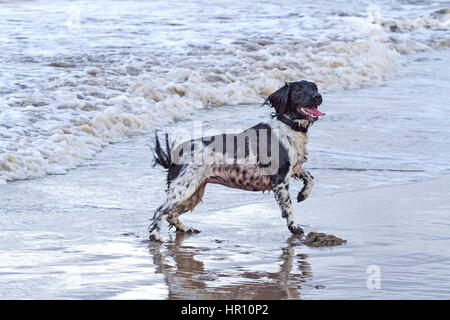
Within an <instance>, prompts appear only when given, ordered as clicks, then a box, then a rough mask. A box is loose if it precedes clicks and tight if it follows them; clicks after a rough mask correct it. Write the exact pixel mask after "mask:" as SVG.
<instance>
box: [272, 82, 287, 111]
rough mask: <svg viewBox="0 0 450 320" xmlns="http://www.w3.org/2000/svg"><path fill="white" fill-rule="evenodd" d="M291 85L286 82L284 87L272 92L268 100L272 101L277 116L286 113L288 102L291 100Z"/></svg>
mask: <svg viewBox="0 0 450 320" xmlns="http://www.w3.org/2000/svg"><path fill="white" fill-rule="evenodd" d="M290 91H291V86H290V85H289V83H286V84H285V85H284V86H283V87H282V88H280V89H278V90H277V91H275V92H274V93H272V94H271V95H270V96H269V97H268V98H267V100H269V101H270V105H271V106H272V107H273V108H274V109H275V112H276V114H277V116H280V115H282V114H284V112H285V111H286V107H287V104H288V102H289V93H290Z"/></svg>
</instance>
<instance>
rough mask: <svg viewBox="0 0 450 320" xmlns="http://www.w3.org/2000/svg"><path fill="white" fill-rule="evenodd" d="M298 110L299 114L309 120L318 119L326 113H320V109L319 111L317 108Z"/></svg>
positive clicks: (299, 108)
mask: <svg viewBox="0 0 450 320" xmlns="http://www.w3.org/2000/svg"><path fill="white" fill-rule="evenodd" d="M297 110H298V112H299V113H301V114H303V115H305V116H307V117H308V118H309V119H316V118H318V117H321V116H324V115H325V113H323V112H321V111H319V109H317V106H316V107H310V108H305V107H297Z"/></svg>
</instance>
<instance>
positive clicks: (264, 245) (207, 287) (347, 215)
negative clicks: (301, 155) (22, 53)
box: [0, 136, 450, 299]
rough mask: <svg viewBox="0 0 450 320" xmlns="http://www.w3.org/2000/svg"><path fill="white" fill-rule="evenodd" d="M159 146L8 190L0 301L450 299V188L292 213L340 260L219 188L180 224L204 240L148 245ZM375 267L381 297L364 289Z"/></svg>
mask: <svg viewBox="0 0 450 320" xmlns="http://www.w3.org/2000/svg"><path fill="white" fill-rule="evenodd" d="M150 138H151V136H136V137H134V138H132V143H129V142H127V143H117V144H114V145H110V146H109V147H108V148H106V149H105V150H104V152H102V153H100V154H98V156H97V157H96V159H95V160H93V161H90V162H89V163H88V164H87V165H86V166H83V167H81V168H78V169H76V170H72V171H70V172H69V173H68V174H66V175H59V176H48V177H45V178H42V179H32V180H28V181H20V182H17V183H11V184H8V185H3V186H1V193H2V197H1V203H0V207H1V208H3V209H2V230H1V231H0V235H1V239H2V241H1V242H0V274H1V275H2V276H1V277H0V288H1V290H0V292H1V295H0V297H1V298H3V299H12V298H26V299H29V298H31V299H33V298H44V299H57V298H64V299H66V298H69V299H72V298H89V299H97V298H102V299H103V298H106V299H110V298H111V299H129V298H132V299H135V298H136V299H217V298H219V299H231V298H234V299H236V298H237V299H242V298H246V299H253V298H255V299H257V298H259V299H350V298H354V299H419V298H425V299H428V298H438V299H445V298H448V297H449V295H450V287H449V286H448V283H449V280H450V271H449V270H450V268H449V265H450V253H449V251H448V250H446V249H445V248H448V246H449V245H450V236H449V235H448V229H449V222H448V212H449V211H450V204H449V202H448V199H449V196H450V177H448V176H445V177H442V178H440V179H436V180H432V181H426V182H421V183H414V184H407V185H400V186H391V187H378V188H370V189H366V190H361V191H352V192H339V193H335V194H331V195H326V196H321V194H320V192H316V193H314V194H313V196H312V197H311V198H310V199H308V200H307V201H305V202H303V203H301V204H295V213H296V220H297V222H298V223H300V224H301V225H303V228H304V229H305V231H306V232H308V231H320V232H326V233H333V234H335V235H337V236H339V237H342V238H344V239H346V240H347V241H348V242H347V244H345V245H343V246H338V247H332V248H309V247H306V246H304V245H302V244H300V242H299V241H298V239H297V238H295V237H292V236H291V235H290V234H289V232H288V230H287V229H286V226H285V222H284V221H283V219H282V218H281V217H280V212H279V209H278V207H277V204H276V202H275V201H274V199H273V195H272V194H267V193H266V194H264V195H263V194H261V193H252V192H241V191H239V190H232V189H227V188H224V187H221V186H214V185H211V186H208V187H207V192H206V195H205V198H204V202H203V203H202V204H201V205H199V206H198V208H196V210H195V212H194V213H188V214H185V215H183V216H182V220H183V221H184V222H185V224H186V225H191V226H195V227H196V228H198V229H200V230H201V231H202V232H201V233H200V234H198V235H192V236H184V235H176V234H175V233H174V232H173V231H166V228H164V231H163V232H162V237H163V239H164V240H165V242H164V243H163V244H161V245H153V244H150V243H149V242H148V241H147V238H148V233H147V230H146V227H147V225H148V223H149V218H150V216H151V212H152V210H153V209H154V208H155V206H156V205H157V204H158V203H159V202H160V201H161V199H162V197H163V194H164V193H163V188H161V186H163V184H164V179H165V177H164V173H163V172H161V170H158V168H153V167H152V166H151V165H150V164H151V161H152V159H151V154H150V152H149V151H148V146H147V145H148V141H149V139H150ZM37 181H38V182H39V183H37ZM294 185H296V188H297V189H298V188H300V185H299V184H298V183H294ZM319 187H320V185H319ZM319 190H320V189H319ZM294 192H295V191H293V193H294ZM372 265H375V266H378V267H379V270H380V271H381V277H380V285H381V287H380V289H368V287H367V279H368V277H369V276H370V274H368V273H367V268H368V267H369V266H372Z"/></svg>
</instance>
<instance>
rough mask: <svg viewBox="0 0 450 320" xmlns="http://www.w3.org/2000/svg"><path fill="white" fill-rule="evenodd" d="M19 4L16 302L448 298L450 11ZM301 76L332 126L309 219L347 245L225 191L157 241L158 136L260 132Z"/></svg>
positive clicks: (3, 104)
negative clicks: (308, 239)
mask: <svg viewBox="0 0 450 320" xmlns="http://www.w3.org/2000/svg"><path fill="white" fill-rule="evenodd" d="M1 2H2V4H1V10H0V30H1V33H0V299H449V298H450V251H449V249H448V248H449V247H450V233H449V230H450V228H449V225H450V222H449V221H450V220H449V219H448V217H449V212H450V204H449V201H448V200H449V199H450V144H449V141H450V130H449V127H450V126H449V124H450V104H449V103H448V101H449V92H450V69H449V63H448V61H449V60H450V50H449V46H450V41H449V38H448V35H449V30H450V10H449V9H448V2H446V1H412V0H411V1H410V0H405V1H403V0H401V1H390V0H389V1H388V0H379V1H376V3H372V2H361V1H353V0H351V1H346V2H345V3H344V2H337V3H333V2H329V1H322V0H320V1H297V2H286V1H281V2H274V1H265V0H263V1H234V0H220V1H213V2H211V1H202V0H192V1H190V2H189V3H185V4H184V5H183V6H173V5H172V4H170V3H169V2H167V1H164V0H155V1H122V0H117V1H106V0H99V1H95V2H92V1H85V0H80V1H76V2H74V1H53V0H49V1H41V0H31V1H22V0H4V1H1ZM302 79H306V80H309V81H313V82H315V83H316V84H317V87H318V92H320V94H321V95H322V97H323V103H322V104H320V111H321V112H324V113H326V116H323V117H321V119H320V120H319V121H317V122H315V123H314V125H313V126H312V127H311V128H310V129H309V131H308V132H309V140H308V144H307V150H308V155H307V157H308V161H307V162H306V163H305V164H304V165H303V169H306V170H308V171H310V172H311V174H312V175H313V176H314V178H315V186H314V189H313V191H312V193H311V196H310V198H308V199H307V200H306V201H304V202H302V203H295V204H294V209H295V221H296V223H298V224H300V225H301V226H302V228H303V229H304V231H305V233H306V234H307V233H308V232H311V231H314V232H324V233H328V234H333V235H335V236H337V237H340V238H343V239H345V240H347V242H346V244H344V245H341V246H335V247H322V248H314V247H308V246H306V245H304V244H303V243H302V241H301V239H299V238H296V237H294V236H291V233H290V232H289V231H288V229H287V228H286V222H285V220H284V219H283V218H282V217H281V213H280V209H279V208H278V205H277V203H276V202H275V200H274V196H273V194H268V193H265V194H263V193H261V192H244V191H240V190H236V189H228V188H225V187H222V186H219V185H207V187H206V193H205V196H204V198H203V203H201V204H200V205H198V206H197V207H196V208H195V210H194V212H192V213H186V214H184V215H182V216H181V220H182V221H183V223H184V224H185V225H186V226H190V227H194V228H196V229H199V230H201V233H200V234H195V235H180V234H176V233H175V232H174V230H167V224H165V225H164V226H163V229H162V231H161V237H162V240H163V243H161V244H155V243H150V242H149V241H148V238H149V233H148V229H147V227H148V225H149V223H150V218H151V217H152V216H153V212H154V210H155V209H156V208H157V207H158V206H159V205H160V204H161V203H162V202H163V201H164V199H165V198H164V197H165V192H164V191H165V187H166V172H165V171H164V170H162V169H161V168H159V167H153V166H152V164H153V155H152V152H151V149H150V148H151V147H153V146H154V132H155V130H160V133H161V134H162V133H164V132H167V133H169V135H170V138H171V141H177V142H181V141H183V140H187V139H190V138H198V137H200V136H201V135H206V136H208V135H213V134H217V133H223V132H227V133H230V132H239V131H242V130H244V129H246V128H249V127H252V126H254V125H255V124H257V123H260V122H265V121H267V120H269V119H271V116H270V114H271V112H273V109H271V108H269V107H268V106H261V104H262V103H263V102H264V101H265V99H266V98H267V97H268V95H270V94H271V93H272V92H274V91H275V90H278V88H280V87H281V86H283V84H284V82H285V81H286V82H290V81H298V80H302ZM296 105H297V103H296ZM316 107H317V106H316ZM274 121H275V120H274ZM199 128H200V130H197V129H199ZM181 133H187V136H184V139H183V137H180V135H181V136H182V134H181ZM302 158H303V156H302ZM301 188H302V184H301V183H300V182H299V181H292V183H291V186H290V191H291V197H292V198H293V199H295V198H296V196H297V193H298V192H299V190H300V189H301Z"/></svg>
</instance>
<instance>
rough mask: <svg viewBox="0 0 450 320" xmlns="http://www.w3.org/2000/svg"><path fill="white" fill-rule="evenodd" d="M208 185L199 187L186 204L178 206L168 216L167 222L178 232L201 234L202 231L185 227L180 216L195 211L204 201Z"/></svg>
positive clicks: (204, 184)
mask: <svg viewBox="0 0 450 320" xmlns="http://www.w3.org/2000/svg"><path fill="white" fill-rule="evenodd" d="M205 186H206V183H203V184H201V185H200V187H198V189H197V190H196V191H195V192H194V194H193V195H192V196H191V197H190V198H189V199H187V200H185V201H184V202H182V203H180V204H178V205H176V206H175V207H174V210H172V212H171V213H170V214H169V215H168V216H167V218H166V219H167V222H169V224H170V225H171V226H175V228H176V230H177V232H185V233H199V232H200V231H199V230H197V229H194V228H188V227H186V226H184V225H183V224H182V223H181V221H180V219H179V216H180V215H181V214H183V213H185V212H187V211H189V210H193V209H194V208H195V206H196V205H197V204H198V203H199V202H200V201H201V200H202V197H203V194H204V193H205Z"/></svg>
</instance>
